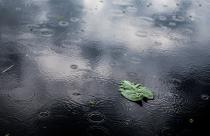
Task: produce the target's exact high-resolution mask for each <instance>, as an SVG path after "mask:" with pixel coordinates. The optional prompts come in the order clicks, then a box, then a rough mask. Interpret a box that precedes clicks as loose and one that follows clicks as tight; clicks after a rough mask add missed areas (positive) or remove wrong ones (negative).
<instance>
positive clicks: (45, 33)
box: [40, 28, 53, 37]
mask: <svg viewBox="0 0 210 136" xmlns="http://www.w3.org/2000/svg"><path fill="white" fill-rule="evenodd" d="M40 33H41V35H42V36H45V37H51V36H52V35H53V31H52V30H51V29H47V28H42V29H41V30H40Z"/></svg>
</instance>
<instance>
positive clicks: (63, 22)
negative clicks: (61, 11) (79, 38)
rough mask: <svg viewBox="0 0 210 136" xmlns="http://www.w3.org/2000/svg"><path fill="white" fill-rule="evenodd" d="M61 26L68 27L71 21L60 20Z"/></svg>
mask: <svg viewBox="0 0 210 136" xmlns="http://www.w3.org/2000/svg"><path fill="white" fill-rule="evenodd" d="M58 24H59V26H61V27H67V26H69V22H67V21H59V23H58Z"/></svg>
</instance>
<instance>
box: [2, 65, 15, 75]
mask: <svg viewBox="0 0 210 136" xmlns="http://www.w3.org/2000/svg"><path fill="white" fill-rule="evenodd" d="M14 66H15V65H11V66H9V67H8V68H6V69H5V70H3V71H2V72H1V73H2V74H3V73H5V72H7V71H9V70H10V69H12V68H13V67H14Z"/></svg>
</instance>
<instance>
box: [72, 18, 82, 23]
mask: <svg viewBox="0 0 210 136" xmlns="http://www.w3.org/2000/svg"><path fill="white" fill-rule="evenodd" d="M79 20H80V19H79V18H77V17H71V18H70V21H71V22H74V23H75V22H79Z"/></svg>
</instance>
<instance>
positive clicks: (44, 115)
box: [39, 111, 50, 118]
mask: <svg viewBox="0 0 210 136" xmlns="http://www.w3.org/2000/svg"><path fill="white" fill-rule="evenodd" d="M49 115H50V114H49V112H48V111H44V112H40V113H39V117H40V118H47V117H49Z"/></svg>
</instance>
